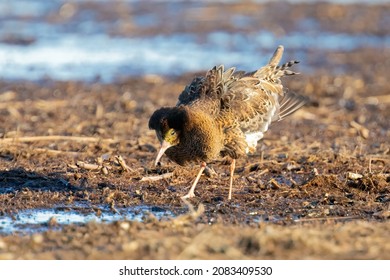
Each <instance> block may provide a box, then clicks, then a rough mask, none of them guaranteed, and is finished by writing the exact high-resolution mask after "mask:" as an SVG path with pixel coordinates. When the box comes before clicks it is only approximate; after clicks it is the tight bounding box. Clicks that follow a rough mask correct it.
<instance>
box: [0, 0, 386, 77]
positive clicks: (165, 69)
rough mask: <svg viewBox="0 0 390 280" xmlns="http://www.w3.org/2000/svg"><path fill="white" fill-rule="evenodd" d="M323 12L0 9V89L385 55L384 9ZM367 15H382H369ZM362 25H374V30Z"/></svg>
mask: <svg viewBox="0 0 390 280" xmlns="http://www.w3.org/2000/svg"><path fill="white" fill-rule="evenodd" d="M328 2H331V3H333V4H335V6H334V7H333V8H330V7H328V6H326V5H327V4H326V3H322V4H318V3H317V4H318V5H315V4H316V3H315V1H287V2H284V1H271V2H267V1H232V0H230V1H228V0H226V1H141V0H139V1H137V0H122V1H110V0H102V1H87V0H77V1H76V0H75V1H65V0H52V1H47V0H1V1H0V79H3V80H32V81H39V80H45V79H56V80H83V81H101V82H114V81H115V80H117V79H123V78H126V77H129V76H138V75H144V74H157V75H179V74H182V73H183V72H194V71H203V70H206V69H208V68H211V67H212V66H214V65H218V64H225V65H226V66H237V68H239V69H245V70H254V69H256V68H258V66H261V65H262V64H264V63H266V62H267V60H268V58H269V56H270V55H271V54H272V52H273V50H274V49H275V47H276V46H277V45H279V44H283V45H285V48H286V57H285V59H286V60H287V59H298V60H300V61H302V62H303V63H301V65H300V67H301V69H302V68H303V69H311V68H316V67H319V65H321V64H324V63H325V64H326V61H322V60H321V56H320V55H318V54H321V52H348V51H353V50H355V49H358V48H377V49H378V51H383V50H384V49H389V48H390V36H389V34H390V31H389V29H390V28H389V26H390V13H389V9H388V7H389V5H387V4H388V2H389V1H372V0H367V1H347V0H344V1H343V0H339V1H328ZM340 5H350V6H351V9H349V8H348V10H350V11H351V12H348V13H347V14H346V12H345V9H337V7H340ZM356 5H357V7H356ZM370 5H383V8H380V9H379V10H378V11H377V12H375V13H374V14H372V15H370V14H367V15H365V14H364V13H365V10H366V9H365V8H364V7H368V6H370ZM354 7H355V8H354ZM369 12H370V11H368V12H367V13H369ZM291 13H295V14H294V16H293V18H294V20H293V21H292V20H290V19H288V20H286V19H285V17H284V16H283V15H285V14H289V15H290V17H289V18H291ZM363 17H372V21H373V22H374V24H373V27H372V28H367V26H366V24H367V23H364V22H362V20H361V19H362V18H363ZM362 25H363V26H362ZM374 25H375V27H374ZM367 30H368V31H367ZM334 71H342V69H337V68H334Z"/></svg>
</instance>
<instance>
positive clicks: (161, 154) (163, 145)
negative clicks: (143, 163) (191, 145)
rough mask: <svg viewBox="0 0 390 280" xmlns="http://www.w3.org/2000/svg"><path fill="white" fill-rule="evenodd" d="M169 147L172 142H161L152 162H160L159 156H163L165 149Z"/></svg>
mask: <svg viewBox="0 0 390 280" xmlns="http://www.w3.org/2000/svg"><path fill="white" fill-rule="evenodd" d="M170 147H172V144H170V143H169V142H167V141H163V142H162V144H161V148H160V151H159V152H158V155H157V158H156V162H155V163H154V165H157V164H158V163H159V162H160V159H161V157H162V156H163V154H164V153H165V151H166V150H167V149H168V148H170Z"/></svg>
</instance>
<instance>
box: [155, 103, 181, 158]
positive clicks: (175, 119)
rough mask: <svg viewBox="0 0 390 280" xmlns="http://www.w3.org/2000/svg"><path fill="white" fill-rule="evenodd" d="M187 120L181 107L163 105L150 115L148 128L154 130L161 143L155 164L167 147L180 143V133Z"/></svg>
mask: <svg viewBox="0 0 390 280" xmlns="http://www.w3.org/2000/svg"><path fill="white" fill-rule="evenodd" d="M187 121H188V114H187V112H186V110H185V109H184V108H182V107H171V108H169V107H164V108H161V109H159V110H157V111H155V112H154V113H153V115H152V116H151V117H150V120H149V128H150V129H154V130H155V131H156V135H157V138H158V140H159V141H160V143H161V148H160V151H159V152H158V155H157V158H156V161H155V165H157V164H158V163H159V162H160V159H161V157H162V156H163V155H164V153H165V151H166V150H167V149H169V148H170V147H173V146H176V145H178V144H179V143H180V135H181V132H182V131H183V128H184V125H185V123H187Z"/></svg>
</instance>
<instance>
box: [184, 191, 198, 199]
mask: <svg viewBox="0 0 390 280" xmlns="http://www.w3.org/2000/svg"><path fill="white" fill-rule="evenodd" d="M193 197H195V194H194V192H189V193H187V194H186V195H185V196H182V197H181V198H183V199H187V198H193Z"/></svg>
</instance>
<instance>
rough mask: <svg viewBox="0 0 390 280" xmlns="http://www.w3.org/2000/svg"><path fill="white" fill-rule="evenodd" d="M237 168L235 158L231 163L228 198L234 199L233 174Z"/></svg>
mask: <svg viewBox="0 0 390 280" xmlns="http://www.w3.org/2000/svg"><path fill="white" fill-rule="evenodd" d="M235 168H236V160H235V159H233V160H232V163H231V164H230V180H229V181H230V187H229V197H228V199H229V200H231V199H232V189H233V174H234V169H235Z"/></svg>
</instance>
